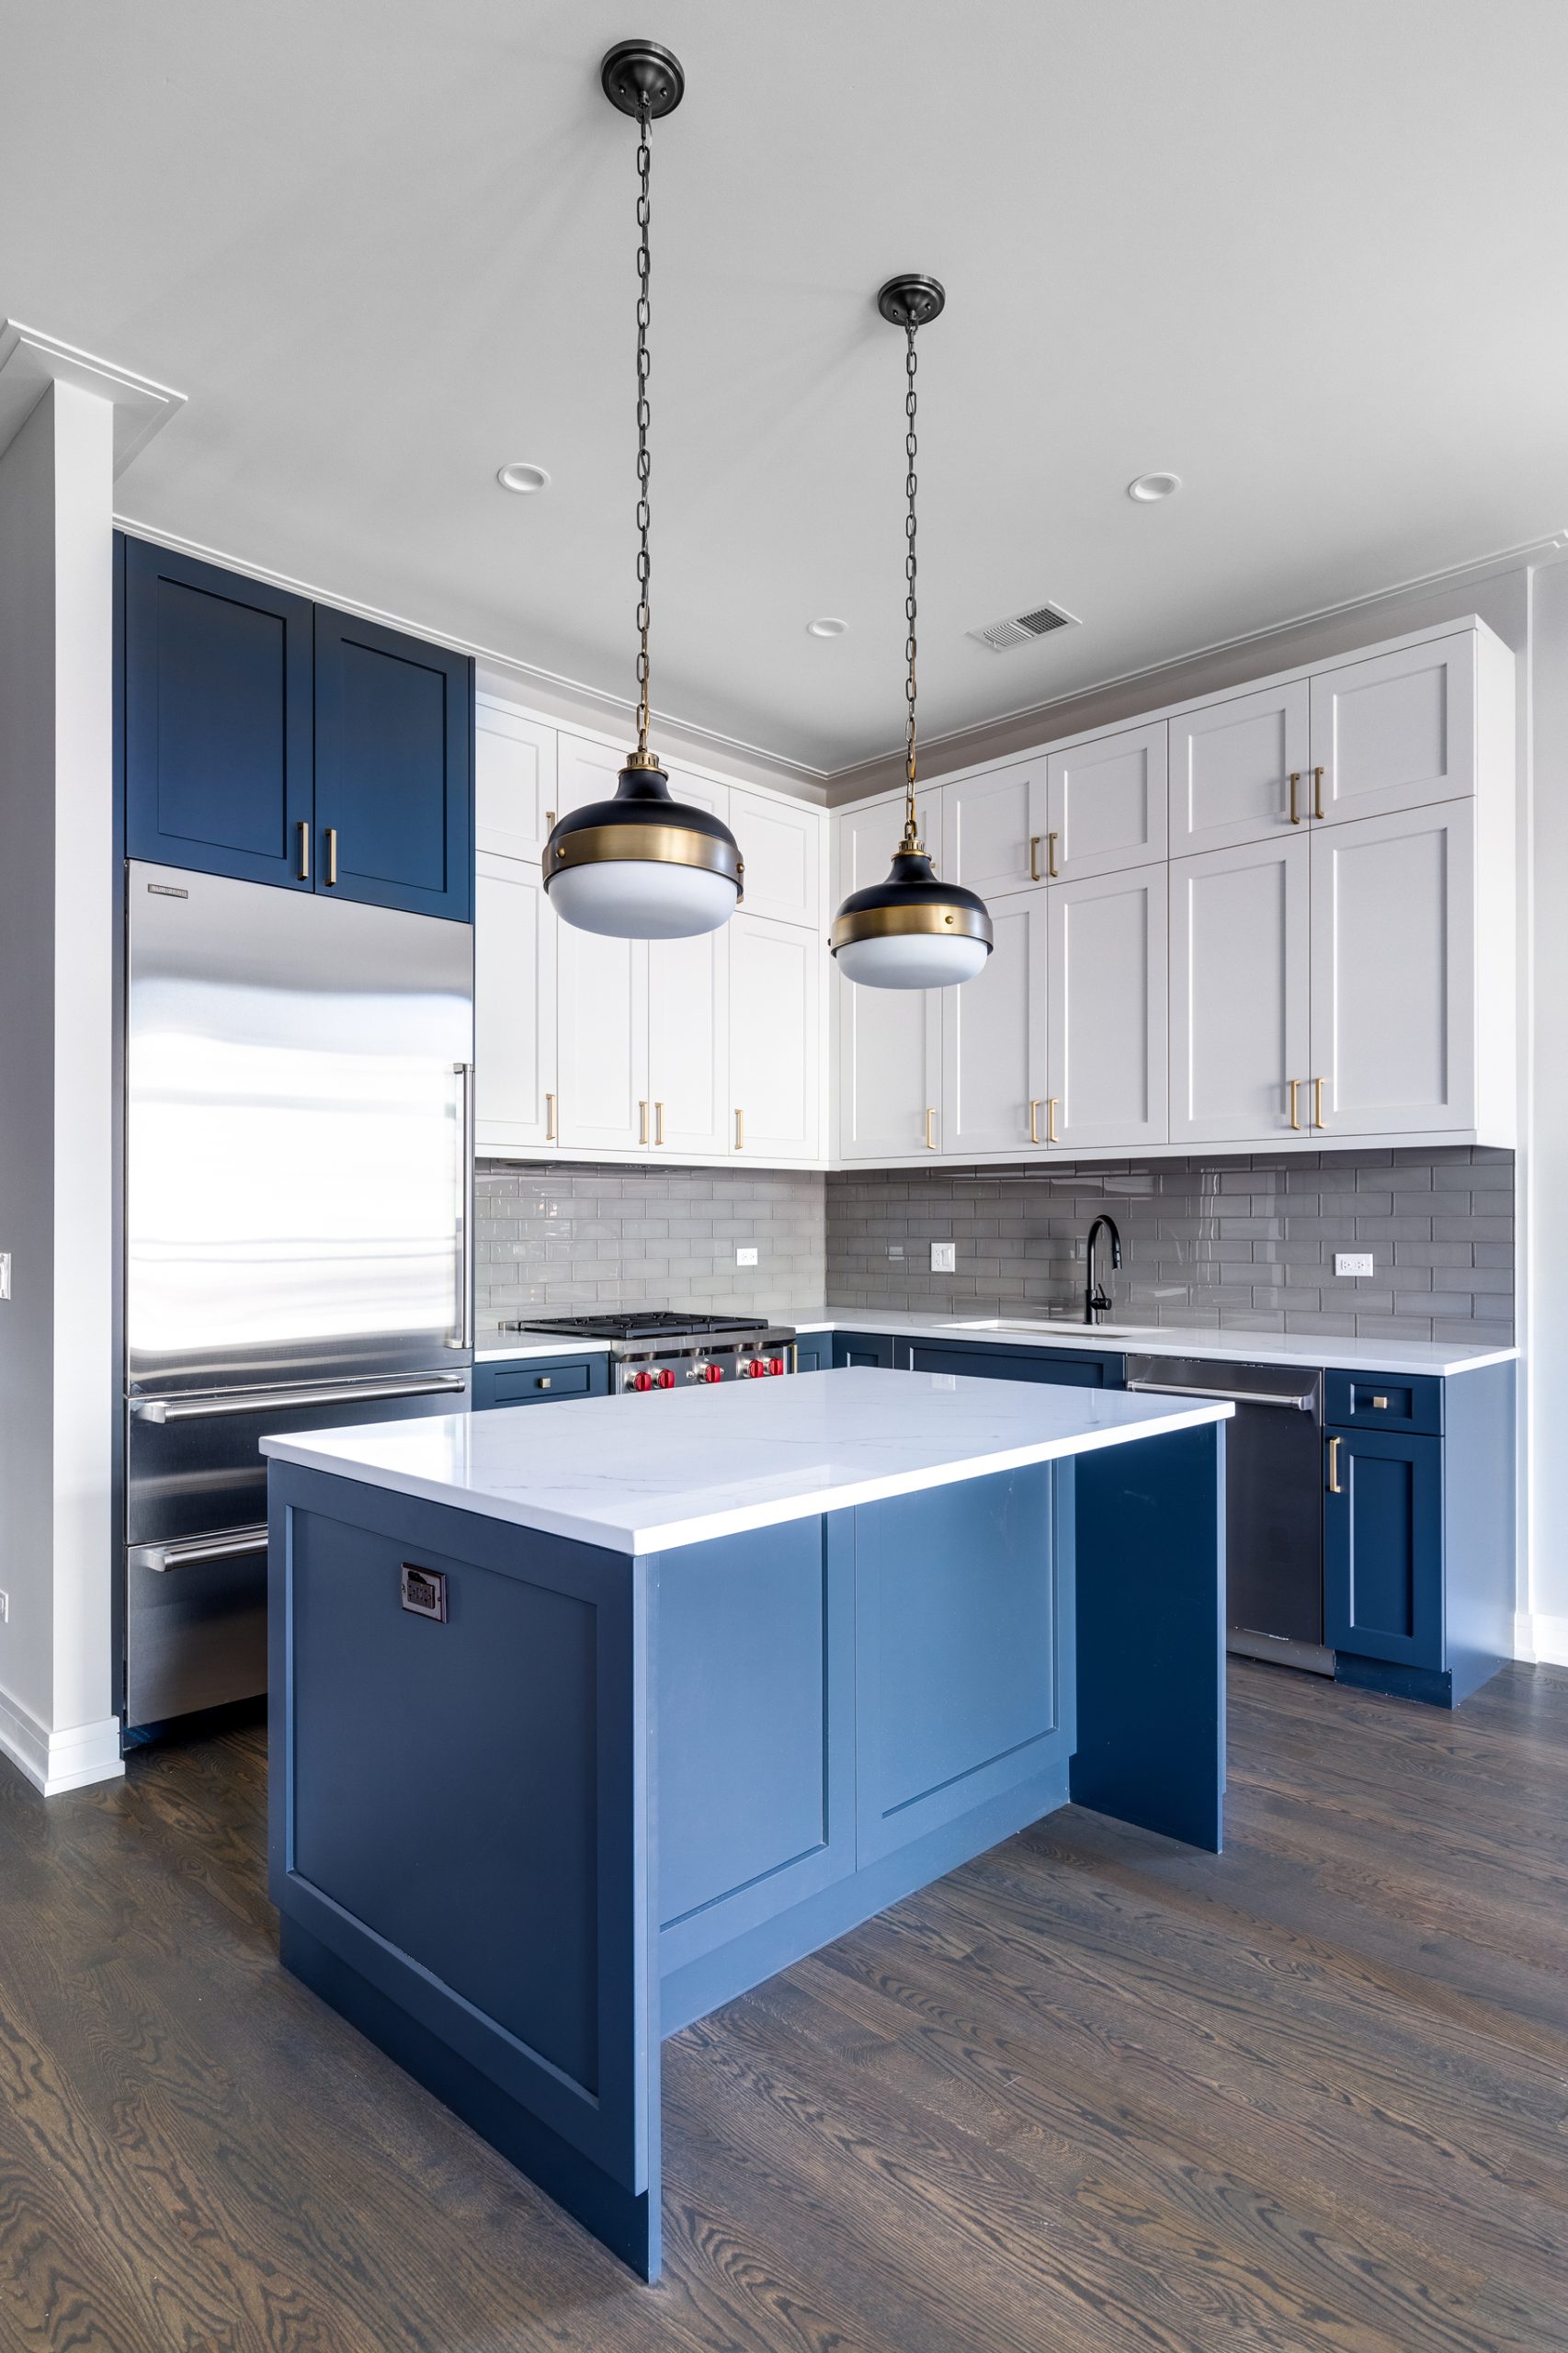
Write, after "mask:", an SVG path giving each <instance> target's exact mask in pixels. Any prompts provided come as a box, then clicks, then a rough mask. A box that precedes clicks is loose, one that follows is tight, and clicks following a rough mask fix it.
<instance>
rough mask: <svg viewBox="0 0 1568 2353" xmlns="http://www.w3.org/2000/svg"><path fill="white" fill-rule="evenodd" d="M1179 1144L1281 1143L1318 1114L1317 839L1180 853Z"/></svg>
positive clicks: (1174, 1034)
mask: <svg viewBox="0 0 1568 2353" xmlns="http://www.w3.org/2000/svg"><path fill="white" fill-rule="evenodd" d="M1170 871H1171V882H1170V892H1171V959H1170V969H1171V1047H1170V1069H1171V1142H1173V1143H1178V1142H1184V1141H1186V1140H1187V1139H1189V1138H1190V1139H1191V1140H1192V1141H1193V1142H1272V1141H1273V1140H1274V1139H1275V1138H1276V1137H1278V1136H1279V1135H1281V1134H1284V1133H1286V1132H1287V1131H1289V1129H1290V1104H1291V1095H1290V1081H1291V1079H1295V1080H1297V1081H1298V1082H1299V1085H1298V1088H1297V1093H1296V1097H1295V1100H1296V1105H1297V1117H1298V1119H1299V1120H1300V1121H1301V1125H1302V1127H1307V1126H1309V1125H1310V1123H1311V1120H1312V1091H1311V1088H1310V1087H1309V1086H1308V1084H1307V1081H1308V1079H1309V1077H1310V1075H1311V1072H1312V1060H1311V1055H1312V1021H1311V1003H1312V999H1311V977H1310V974H1311V964H1310V959H1311V934H1310V922H1309V901H1310V894H1311V872H1312V868H1311V844H1310V843H1309V842H1308V840H1307V839H1306V837H1305V836H1304V835H1300V834H1298V835H1293V836H1292V837H1291V838H1290V840H1289V841H1284V842H1257V843H1248V844H1245V845H1244V846H1243V847H1241V848H1239V849H1221V850H1212V851H1210V853H1209V854H1208V855H1207V856H1206V857H1202V858H1173V860H1172V861H1171V870H1170Z"/></svg>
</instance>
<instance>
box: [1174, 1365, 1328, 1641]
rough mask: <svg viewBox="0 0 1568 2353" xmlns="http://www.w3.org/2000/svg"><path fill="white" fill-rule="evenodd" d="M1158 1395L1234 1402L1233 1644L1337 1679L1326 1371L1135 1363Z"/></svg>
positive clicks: (1229, 1488) (1228, 1528)
mask: <svg viewBox="0 0 1568 2353" xmlns="http://www.w3.org/2000/svg"><path fill="white" fill-rule="evenodd" d="M1127 1386H1128V1388H1129V1389H1136V1390H1141V1391H1142V1392H1144V1394H1145V1395H1152V1396H1155V1397H1227V1398H1229V1399H1230V1401H1231V1403H1232V1404H1233V1405H1234V1407H1235V1409H1236V1412H1235V1418H1234V1420H1233V1421H1232V1422H1230V1423H1228V1424H1227V1425H1226V1429H1225V1620H1226V1628H1227V1632H1226V1641H1227V1643H1228V1644H1229V1646H1230V1648H1231V1649H1232V1650H1233V1651H1240V1652H1242V1653H1243V1654H1244V1655H1245V1656H1247V1657H1249V1658H1262V1659H1268V1660H1270V1661H1272V1662H1273V1664H1275V1665H1279V1666H1298V1667H1305V1668H1307V1669H1308V1670H1309V1672H1311V1673H1312V1674H1314V1675H1332V1674H1333V1673H1334V1653H1333V1652H1332V1651H1331V1650H1327V1649H1325V1648H1324V1639H1323V1374H1322V1373H1321V1372H1317V1371H1311V1372H1309V1371H1298V1370H1293V1369H1292V1368H1290V1367H1289V1366H1282V1365H1273V1364H1220V1363H1216V1362H1215V1361H1213V1360H1212V1359H1211V1358H1205V1357H1134V1356H1130V1357H1129V1358H1128V1359H1127Z"/></svg>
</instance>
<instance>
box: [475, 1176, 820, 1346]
mask: <svg viewBox="0 0 1568 2353" xmlns="http://www.w3.org/2000/svg"><path fill="white" fill-rule="evenodd" d="M823 1188H824V1179H823V1178H822V1176H819V1175H816V1174H814V1173H812V1172H811V1171H808V1170H800V1171H790V1170H784V1169H752V1168H747V1169H744V1170H742V1169H734V1170H732V1169H728V1168H671V1167H668V1166H663V1167H653V1168H649V1167H642V1166H638V1167H626V1168H613V1167H606V1166H604V1165H602V1164H598V1165H592V1166H586V1165H582V1166H580V1165H574V1163H571V1162H567V1161H551V1162H548V1163H545V1164H542V1165H537V1166H536V1165H519V1164H517V1163H516V1162H508V1161H483V1160H482V1161H481V1162H480V1164H479V1166H478V1170H477V1172H476V1175H475V1179H474V1211H475V1218H474V1311H475V1314H476V1316H477V1318H478V1320H479V1322H480V1323H481V1324H487V1323H496V1322H498V1321H499V1320H500V1319H501V1318H503V1317H506V1316H515V1315H527V1314H528V1313H530V1312H532V1313H549V1312H551V1311H553V1312H555V1313H579V1312H581V1313H586V1312H587V1311H588V1310H590V1309H593V1308H597V1307H699V1308H704V1309H708V1310H711V1311H720V1310H725V1309H733V1310H735V1311H736V1312H737V1313H738V1312H740V1311H743V1310H745V1309H752V1308H755V1309H756V1310H757V1311H758V1312H759V1313H779V1312H782V1311H785V1310H792V1311H794V1312H796V1313H801V1312H803V1311H804V1310H806V1309H809V1308H814V1307H820V1306H821V1305H822V1303H823V1300H824V1198H823ZM742 1244H755V1245H756V1250H757V1256H758V1264H757V1265H756V1267H737V1266H736V1264H735V1251H736V1248H737V1246H738V1245H742Z"/></svg>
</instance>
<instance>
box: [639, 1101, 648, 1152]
mask: <svg viewBox="0 0 1568 2353" xmlns="http://www.w3.org/2000/svg"><path fill="white" fill-rule="evenodd" d="M637 1141H638V1142H639V1143H646V1142H647V1141H648V1106H647V1105H646V1103H639V1104H638V1106H637Z"/></svg>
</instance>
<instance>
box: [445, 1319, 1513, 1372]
mask: <svg viewBox="0 0 1568 2353" xmlns="http://www.w3.org/2000/svg"><path fill="white" fill-rule="evenodd" d="M774 1320H776V1321H777V1322H778V1323H780V1324H790V1325H792V1326H793V1328H794V1329H795V1330H796V1331H797V1332H888V1333H891V1334H892V1336H894V1337H895V1338H898V1339H909V1340H936V1339H942V1340H969V1341H979V1342H981V1343H982V1344H983V1343H984V1342H986V1341H994V1342H996V1343H997V1344H998V1345H1004V1346H1006V1347H1014V1348H1017V1347H1037V1348H1092V1349H1095V1350H1097V1351H1105V1350H1109V1351H1111V1352H1112V1353H1113V1354H1116V1355H1119V1356H1121V1355H1126V1356H1151V1357H1206V1358H1209V1359H1210V1362H1213V1363H1218V1364H1278V1365H1302V1366H1305V1367H1306V1368H1308V1369H1309V1370H1311V1369H1312V1368H1323V1367H1326V1366H1329V1365H1340V1366H1343V1367H1344V1369H1345V1370H1346V1372H1425V1373H1429V1374H1433V1375H1436V1376H1437V1377H1438V1378H1439V1379H1440V1378H1441V1377H1442V1376H1444V1375H1445V1374H1449V1373H1456V1372H1474V1371H1477V1370H1479V1369H1480V1368H1481V1367H1482V1366H1483V1365H1489V1364H1507V1363H1510V1362H1511V1361H1512V1360H1513V1358H1516V1357H1517V1355H1518V1353H1519V1352H1518V1350H1517V1348H1498V1347H1465V1346H1464V1345H1463V1344H1462V1342H1458V1341H1452V1340H1348V1339H1346V1340H1340V1339H1333V1338H1324V1339H1316V1338H1308V1337H1307V1336H1304V1335H1298V1334H1296V1333H1291V1332H1237V1331H1231V1330H1217V1329H1216V1328H1215V1327H1214V1326H1213V1325H1212V1324H1188V1325H1181V1324H1157V1325H1156V1324H1149V1325H1144V1326H1134V1325H1132V1324H1121V1323H1119V1322H1118V1320H1117V1318H1116V1317H1115V1315H1114V1314H1113V1315H1112V1316H1111V1317H1110V1319H1109V1321H1108V1323H1107V1324H1105V1325H1103V1326H1102V1327H1101V1328H1100V1329H1099V1330H1098V1331H1095V1332H1085V1331H1083V1330H1082V1329H1081V1328H1079V1327H1077V1326H1075V1325H1074V1324H1053V1323H1049V1322H1046V1321H1044V1320H1043V1319H1041V1320H1038V1321H1033V1322H1028V1323H1022V1324H1006V1323H1004V1322H1003V1321H1002V1320H1001V1319H1000V1318H996V1319H992V1318H990V1317H987V1318H985V1319H984V1324H983V1326H982V1324H981V1323H980V1321H979V1319H977V1318H975V1317H973V1316H963V1315H958V1316H953V1315H936V1314H909V1313H898V1312H897V1311H895V1310H892V1309H888V1310H886V1311H885V1312H884V1311H883V1310H881V1309H879V1308H846V1307H841V1308H825V1309H824V1308H817V1309H814V1310H806V1309H799V1310H797V1311H796V1312H795V1313H790V1310H789V1309H788V1308H780V1309H779V1310H778V1311H777V1314H776V1316H775V1319H774ZM606 1346H607V1343H606V1342H605V1341H603V1340H572V1339H568V1338H567V1337H566V1336H565V1335H564V1334H561V1333H551V1334H538V1335H534V1336H529V1335H528V1333H526V1332H511V1333H507V1332H497V1331H495V1330H494V1327H493V1326H492V1327H488V1328H487V1329H485V1330H484V1331H483V1332H482V1333H481V1335H480V1343H479V1346H478V1347H476V1348H475V1350H474V1359H475V1362H476V1363H479V1364H490V1363H501V1362H504V1361H507V1360H516V1359H517V1358H526V1357H555V1356H586V1355H599V1354H602V1353H603V1351H604V1349H605V1347H606Z"/></svg>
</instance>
